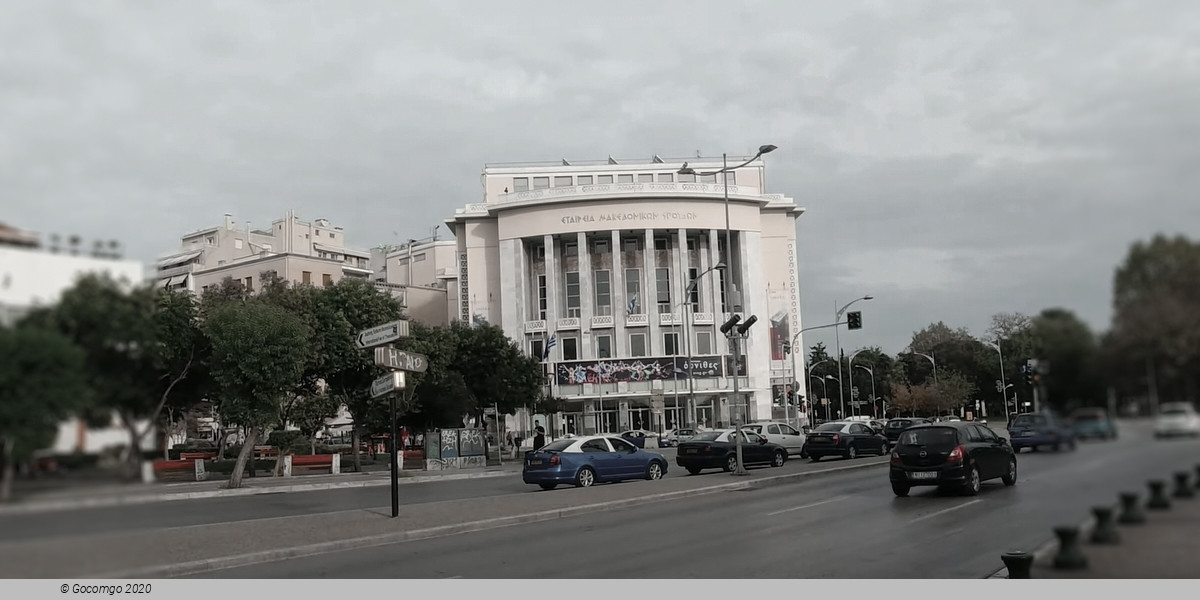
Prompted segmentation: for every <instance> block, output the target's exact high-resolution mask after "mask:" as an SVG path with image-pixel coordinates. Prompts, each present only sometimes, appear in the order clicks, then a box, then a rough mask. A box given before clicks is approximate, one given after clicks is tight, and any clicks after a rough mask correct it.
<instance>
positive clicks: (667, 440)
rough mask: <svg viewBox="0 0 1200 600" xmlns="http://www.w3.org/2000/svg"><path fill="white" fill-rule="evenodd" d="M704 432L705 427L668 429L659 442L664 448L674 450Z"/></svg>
mask: <svg viewBox="0 0 1200 600" xmlns="http://www.w3.org/2000/svg"><path fill="white" fill-rule="evenodd" d="M703 431H704V428H703V427H680V428H678V429H668V430H666V431H664V432H663V434H662V437H661V438H659V441H660V442H661V443H662V444H663V446H664V447H669V448H674V447H675V446H678V445H679V442H686V441H688V440H690V439H692V437H693V436H695V435H696V434H697V433H701V432H703Z"/></svg>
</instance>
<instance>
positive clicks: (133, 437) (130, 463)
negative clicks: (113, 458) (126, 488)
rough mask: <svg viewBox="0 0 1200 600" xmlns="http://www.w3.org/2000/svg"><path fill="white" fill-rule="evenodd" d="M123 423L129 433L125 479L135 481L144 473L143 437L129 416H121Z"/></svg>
mask: <svg viewBox="0 0 1200 600" xmlns="http://www.w3.org/2000/svg"><path fill="white" fill-rule="evenodd" d="M121 423H123V424H124V425H125V429H126V430H127V431H128V432H129V456H127V457H126V460H125V468H124V476H125V479H127V480H129V481H133V480H136V479H138V478H139V477H141V473H142V439H141V438H142V436H141V435H140V434H139V433H138V430H137V424H136V423H134V422H133V420H132V419H130V418H129V417H128V416H127V415H121Z"/></svg>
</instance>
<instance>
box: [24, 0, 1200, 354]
mask: <svg viewBox="0 0 1200 600" xmlns="http://www.w3.org/2000/svg"><path fill="white" fill-rule="evenodd" d="M989 4H991V3H984V2H973V3H966V2H915V1H904V2H899V1H889V2H883V1H880V2H794V1H786V0H785V1H779V2H767V1H749V2H678V1H662V2H653V3H647V2H632V1H612V0H610V1H608V2H603V3H599V4H597V3H582V2H580V3H576V2H537V3H535V2H482V1H481V2H450V1H445V0H440V1H438V2H416V1H408V0H406V1H404V2H398V1H381V2H366V1H355V2H339V1H332V0H331V1H328V2H319V3H318V2H298V1H287V2H284V1H275V2H266V1H262V2H252V1H248V0H242V1H237V2H132V1H130V2H104V1H96V0H87V1H82V0H77V1H73V2H52V1H48V0H9V1H6V2H3V3H0V199H2V206H3V210H2V211H0V221H4V222H7V223H9V224H11V225H15V226H18V227H23V228H26V229H31V230H34V231H38V232H43V233H51V232H58V233H61V234H63V235H70V234H79V235H81V236H83V237H84V239H85V240H91V239H94V238H102V239H110V238H115V239H119V240H121V241H122V242H123V243H124V244H125V245H126V246H127V249H128V251H127V252H128V256H130V257H131V258H136V259H139V260H145V261H151V260H153V258H154V257H156V256H159V255H162V254H166V253H169V252H171V251H173V250H175V249H176V248H177V246H178V244H179V237H180V235H182V234H183V233H185V232H187V231H191V230H195V229H199V228H202V227H207V226H212V225H215V224H218V223H219V222H220V221H221V218H222V214H223V213H226V212H229V213H233V214H234V217H235V219H237V220H238V221H246V220H250V221H253V223H254V224H255V225H256V226H263V225H266V224H269V222H270V221H271V220H272V219H275V218H278V217H280V216H282V215H283V214H284V212H285V211H287V210H288V209H295V210H296V211H298V213H299V215H300V216H301V217H302V218H314V217H326V218H329V219H330V220H332V221H333V222H334V223H335V224H340V225H342V226H344V227H345V228H346V230H347V235H348V240H349V243H350V244H352V245H355V246H359V247H364V248H365V247H370V246H375V245H379V244H383V243H396V242H400V241H403V240H406V239H408V238H410V237H422V236H424V235H428V234H429V231H430V229H431V228H432V227H433V226H434V225H437V224H438V223H440V222H441V221H442V219H444V218H446V217H447V216H449V215H451V214H452V213H453V210H454V209H455V208H456V207H461V206H462V205H464V204H467V203H470V202H477V201H479V198H480V194H481V190H480V184H479V174H480V171H481V169H482V167H483V165H484V163H487V162H505V161H532V160H557V159H559V158H561V157H567V158H569V159H578V160H585V159H603V158H605V157H607V156H609V155H612V156H615V157H630V158H632V157H642V158H648V157H649V156H651V155H652V154H655V153H657V154H659V155H661V156H664V157H666V156H670V157H687V156H694V155H695V154H696V152H697V151H700V152H702V153H703V154H705V155H720V154H721V153H722V152H729V153H731V154H739V153H750V152H752V151H753V149H754V148H756V147H757V146H759V145H760V144H766V143H771V144H775V145H777V146H779V150H777V151H776V152H774V153H772V154H771V155H769V156H768V157H767V163H768V172H767V181H768V187H769V188H770V189H769V190H768V191H770V192H776V193H783V194H787V195H789V196H791V197H794V198H795V199H796V200H797V202H798V203H799V204H800V205H801V206H803V207H805V208H806V209H807V212H806V213H805V215H804V216H803V217H801V219H800V225H799V227H798V235H799V239H800V247H801V251H800V257H801V265H802V271H801V284H802V292H801V293H802V300H803V318H804V321H805V324H806V325H816V324H822V323H827V322H830V321H831V320H832V318H833V314H832V313H833V310H834V306H833V305H834V302H835V301H838V302H841V303H845V302H848V301H849V300H851V299H853V298H855V297H858V296H861V295H863V294H872V295H874V296H876V299H875V300H874V301H872V302H869V303H860V304H859V305H857V306H861V307H862V309H863V311H864V322H865V327H864V329H863V330H862V331H860V332H855V333H852V334H847V335H844V336H843V342H845V343H846V345H848V346H851V347H855V346H858V345H866V344H879V345H882V346H883V347H884V349H885V350H887V351H889V352H896V351H899V350H901V349H903V348H904V347H905V346H906V345H907V343H908V341H909V338H910V336H911V334H912V332H913V331H914V330H917V329H919V328H921V327H923V326H924V325H926V324H928V323H930V322H932V321H939V320H941V321H945V322H946V323H947V324H949V325H951V326H954V327H958V326H964V327H967V328H969V329H971V330H972V331H973V332H976V333H980V332H982V330H983V329H984V328H985V327H986V325H987V322H988V319H989V317H990V315H992V314H993V313H995V312H999V311H1022V312H1027V313H1036V312H1038V311H1040V310H1041V309H1043V308H1046V307H1050V306H1064V307H1067V308H1070V309H1072V310H1075V311H1077V312H1078V313H1079V314H1080V316H1082V317H1083V318H1085V319H1086V320H1087V321H1089V322H1090V323H1091V324H1092V325H1093V326H1094V327H1096V328H1104V327H1106V326H1107V324H1108V319H1109V314H1110V308H1109V306H1110V301H1111V279H1112V271H1113V268H1114V267H1115V266H1116V265H1117V263H1118V262H1119V261H1120V260H1121V259H1122V257H1123V255H1124V253H1125V250H1126V249H1127V247H1128V244H1129V243H1130V242H1132V241H1134V240H1137V239H1144V238H1147V237H1149V236H1151V235H1153V234H1154V233H1156V232H1160V231H1162V232H1167V233H1172V234H1173V233H1185V234H1188V235H1190V236H1192V237H1197V236H1200V201H1198V200H1197V198H1196V196H1197V194H1196V191H1197V189H1198V185H1197V184H1200V174H1198V171H1200V2H1184V1H1180V2H1167V1H1162V2H1155V3H1152V4H1146V3H1142V2H1136V1H1130V2H1066V1H1058V0H1056V1H1055V2H1044V1H1030V2H1004V3H995V4H994V5H993V6H994V8H987V6H988V5H989ZM443 231H444V228H443ZM760 316H761V315H760ZM827 331H828V330H827ZM847 337H848V338H849V339H848V340H847V339H846V338H847ZM817 341H826V342H827V344H828V345H830V346H832V335H823V334H820V332H815V335H808V336H806V342H807V343H808V344H810V345H811V344H812V343H815V342H817Z"/></svg>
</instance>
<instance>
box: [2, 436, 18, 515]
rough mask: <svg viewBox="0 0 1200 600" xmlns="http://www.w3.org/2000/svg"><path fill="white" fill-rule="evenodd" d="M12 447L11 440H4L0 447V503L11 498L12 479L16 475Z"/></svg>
mask: <svg viewBox="0 0 1200 600" xmlns="http://www.w3.org/2000/svg"><path fill="white" fill-rule="evenodd" d="M13 445H14V444H13V440H12V439H11V438H4V444H3V445H2V446H0V464H2V465H3V473H2V474H0V503H4V502H8V501H9V499H11V498H12V487H13V479H14V478H16V474H17V460H16V457H14V456H13Z"/></svg>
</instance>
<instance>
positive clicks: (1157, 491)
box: [1146, 479, 1171, 510]
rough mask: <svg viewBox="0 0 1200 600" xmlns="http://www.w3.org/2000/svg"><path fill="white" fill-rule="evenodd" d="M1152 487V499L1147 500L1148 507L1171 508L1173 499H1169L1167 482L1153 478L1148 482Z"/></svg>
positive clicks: (1157, 508) (1155, 508)
mask: <svg viewBox="0 0 1200 600" xmlns="http://www.w3.org/2000/svg"><path fill="white" fill-rule="evenodd" d="M1146 485H1147V486H1149V487H1150V500H1148V501H1146V508H1151V509H1154V510H1167V509H1168V508H1171V501H1170V500H1168V499H1167V482H1165V481H1163V480H1161V479H1151V480H1150V481H1148V482H1146Z"/></svg>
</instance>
